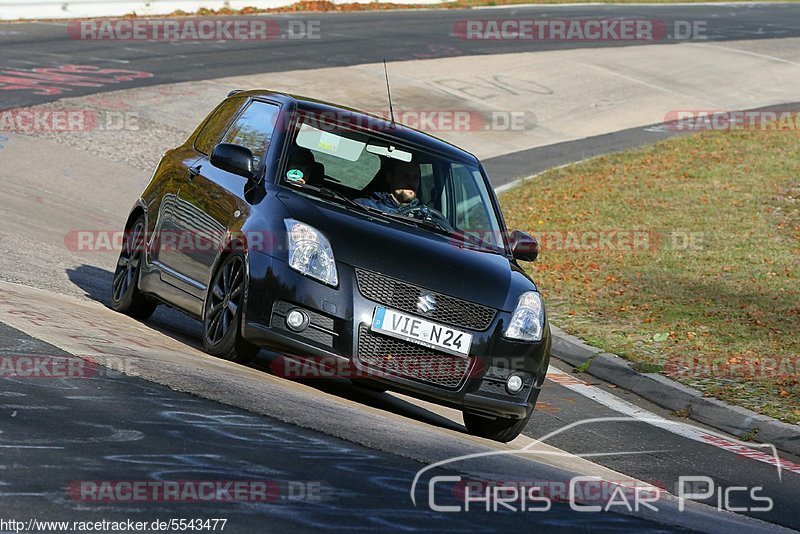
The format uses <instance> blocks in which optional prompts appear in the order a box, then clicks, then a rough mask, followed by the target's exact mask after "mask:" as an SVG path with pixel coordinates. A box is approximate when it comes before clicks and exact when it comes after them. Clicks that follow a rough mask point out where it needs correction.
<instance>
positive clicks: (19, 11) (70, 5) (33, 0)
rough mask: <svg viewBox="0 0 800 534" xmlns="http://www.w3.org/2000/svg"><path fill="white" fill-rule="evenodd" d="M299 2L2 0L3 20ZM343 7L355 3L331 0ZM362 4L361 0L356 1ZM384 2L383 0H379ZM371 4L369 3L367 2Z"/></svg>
mask: <svg viewBox="0 0 800 534" xmlns="http://www.w3.org/2000/svg"><path fill="white" fill-rule="evenodd" d="M296 1H297V0H149V1H148V0H138V1H137V0H26V1H22V0H0V20H19V19H67V18H92V17H121V16H124V15H130V14H132V13H136V14H137V15H167V14H169V13H172V12H174V11H177V10H179V9H180V10H182V11H186V12H187V13H194V12H196V11H197V10H198V9H200V8H208V9H221V8H224V7H228V8H231V9H242V8H244V7H255V8H259V9H266V8H272V7H283V6H288V5H291V4H293V3H295V2H296ZM331 1H332V2H333V3H334V4H342V3H346V2H350V1H353V0H331ZM355 1H358V0H355ZM378 1H379V2H382V0H378ZM442 1H443V0H391V3H395V4H438V3H441V2H442ZM364 3H367V2H364Z"/></svg>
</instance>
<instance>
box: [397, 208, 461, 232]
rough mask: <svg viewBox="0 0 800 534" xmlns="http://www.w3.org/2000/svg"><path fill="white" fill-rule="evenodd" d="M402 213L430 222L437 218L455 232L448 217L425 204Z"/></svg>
mask: <svg viewBox="0 0 800 534" xmlns="http://www.w3.org/2000/svg"><path fill="white" fill-rule="evenodd" d="M401 213H402V214H403V215H408V216H410V217H413V218H415V219H423V220H430V219H432V218H435V219H437V220H438V222H440V223H442V224H443V225H444V226H445V227H447V228H448V229H449V230H453V227H452V226H451V225H450V221H448V220H447V217H445V216H444V214H443V213H442V212H441V211H439V210H436V209H434V208H430V207H428V206H426V205H425V204H420V205H418V206H414V207H413V208H409V209H407V210H402V211H401Z"/></svg>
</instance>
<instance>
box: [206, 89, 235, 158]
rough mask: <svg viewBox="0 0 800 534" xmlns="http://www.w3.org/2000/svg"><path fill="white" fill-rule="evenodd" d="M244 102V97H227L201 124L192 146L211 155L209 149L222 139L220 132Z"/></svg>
mask: <svg viewBox="0 0 800 534" xmlns="http://www.w3.org/2000/svg"><path fill="white" fill-rule="evenodd" d="M242 103H244V97H241V96H240V97H234V98H229V99H227V100H225V101H224V102H222V104H220V105H219V106H217V109H215V110H214V112H213V113H212V115H211V116H210V117H209V118H208V120H207V121H206V123H205V124H204V125H203V129H202V130H200V133H198V134H197V138H196V139H195V140H194V148H195V149H197V150H199V151H200V152H202V153H203V154H205V155H206V156H210V155H211V151H212V150H214V147H215V146H217V143H219V142H220V139H222V134H223V133H224V132H225V130H227V129H228V126H230V124H231V121H232V120H233V117H234V116H236V112H237V111H239V108H240V107H241V106H242Z"/></svg>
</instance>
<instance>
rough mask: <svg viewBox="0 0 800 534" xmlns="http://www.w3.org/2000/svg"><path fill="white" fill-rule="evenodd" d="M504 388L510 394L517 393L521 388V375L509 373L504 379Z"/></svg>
mask: <svg viewBox="0 0 800 534" xmlns="http://www.w3.org/2000/svg"><path fill="white" fill-rule="evenodd" d="M506 389H507V390H508V392H509V393H511V394H512V395H513V394H515V393H519V392H520V391H521V390H522V377H521V376H519V375H511V376H509V377H508V380H506Z"/></svg>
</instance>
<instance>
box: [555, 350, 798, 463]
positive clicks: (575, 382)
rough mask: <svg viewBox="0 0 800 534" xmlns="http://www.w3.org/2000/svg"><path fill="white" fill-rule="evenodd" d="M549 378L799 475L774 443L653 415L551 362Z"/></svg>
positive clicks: (674, 430)
mask: <svg viewBox="0 0 800 534" xmlns="http://www.w3.org/2000/svg"><path fill="white" fill-rule="evenodd" d="M547 379H548V380H550V381H552V382H554V383H556V384H558V385H560V386H563V387H565V388H567V389H569V390H571V391H574V392H575V393H578V394H580V395H583V396H584V397H586V398H588V399H591V400H593V401H595V402H597V403H598V404H602V405H603V406H605V407H607V408H610V409H612V410H614V411H615V412H619V413H621V414H623V415H626V416H628V417H631V418H633V419H636V420H637V421H640V422H643V423H646V424H649V425H651V426H655V427H657V428H660V429H662V430H666V431H667V432H671V433H673V434H676V435H678V436H681V437H684V438H687V439H690V440H693V441H697V442H700V443H705V444H707V445H712V446H714V447H717V448H719V449H723V450H725V451H728V452H731V453H733V454H736V455H737V456H741V457H743V458H750V459H752V460H756V461H759V462H763V463H766V464H769V465H772V466H774V467H776V468H777V469H778V477H780V476H781V472H782V471H783V470H786V471H790V472H792V473H795V474H800V464H796V463H794V462H790V461H788V460H783V459H781V458H780V457H778V452H777V450H776V449H775V446H774V445H770V444H767V443H758V444H753V443H746V442H743V441H737V440H735V439H731V438H727V437H725V436H723V435H721V434H717V433H714V432H711V431H708V430H705V429H702V428H700V427H696V426H694V425H690V424H688V423H684V422H680V421H670V420H669V419H666V418H664V417H661V416H660V415H657V414H654V413H653V412H650V411H648V410H645V409H644V408H640V407H639V406H636V405H635V404H632V403H630V402H628V401H626V400H623V399H621V398H619V397H617V396H616V395H613V394H611V393H609V392H607V391H605V390H602V389H600V388H598V387H596V386H593V385H591V384H588V383H587V382H584V381H583V380H581V379H579V378H577V377H574V376H572V375H570V374H569V373H565V372H564V371H562V370H560V369H557V368H556V367H553V366H552V365H551V366H550V367H549V369H548V371H547ZM608 420H618V419H617V418H599V419H592V420H590V421H591V422H602V421H608ZM619 420H623V419H619ZM562 430H563V429H562ZM540 439H543V440H544V439H545V438H540ZM754 447H758V448H768V449H770V450H771V451H772V454H767V453H765V452H762V451H759V450H756V449H755V448H754Z"/></svg>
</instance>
